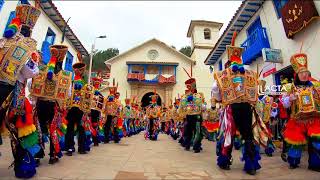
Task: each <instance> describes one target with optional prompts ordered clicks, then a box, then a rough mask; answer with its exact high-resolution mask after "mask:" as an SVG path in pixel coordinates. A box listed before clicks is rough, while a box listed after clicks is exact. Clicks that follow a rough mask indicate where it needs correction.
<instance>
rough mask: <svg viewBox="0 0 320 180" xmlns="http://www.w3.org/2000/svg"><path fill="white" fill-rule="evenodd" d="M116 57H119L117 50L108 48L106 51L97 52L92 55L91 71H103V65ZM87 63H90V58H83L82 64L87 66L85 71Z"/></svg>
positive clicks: (104, 66) (104, 67)
mask: <svg viewBox="0 0 320 180" xmlns="http://www.w3.org/2000/svg"><path fill="white" fill-rule="evenodd" d="M117 55H119V50H118V48H108V49H107V50H101V51H98V52H97V53H95V54H94V55H93V58H92V71H101V70H105V69H106V65H105V64H104V62H105V61H106V60H108V59H111V58H113V57H115V56H117ZM89 62H90V57H85V58H84V63H85V64H86V65H87V69H89Z"/></svg>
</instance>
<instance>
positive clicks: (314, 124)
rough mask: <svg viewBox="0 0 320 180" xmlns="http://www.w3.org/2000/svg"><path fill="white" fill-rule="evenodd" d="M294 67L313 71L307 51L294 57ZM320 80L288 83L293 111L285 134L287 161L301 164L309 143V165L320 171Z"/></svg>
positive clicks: (285, 98)
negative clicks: (303, 153)
mask: <svg viewBox="0 0 320 180" xmlns="http://www.w3.org/2000/svg"><path fill="white" fill-rule="evenodd" d="M290 61H291V64H292V67H293V69H294V71H295V73H297V75H299V73H306V72H307V73H309V71H308V69H307V68H308V62H307V55H306V54H303V53H300V54H295V55H293V56H292V57H291V59H290ZM319 84H320V83H319V82H311V81H308V80H307V81H301V80H300V79H299V77H298V76H296V78H295V82H294V83H292V84H287V85H286V90H287V95H284V96H283V97H282V101H283V105H284V107H286V108H291V115H290V119H289V121H288V123H287V124H286V126H285V130H284V138H285V141H286V142H287V144H288V158H287V161H288V163H289V165H290V168H297V167H298V165H299V164H300V159H301V156H302V151H303V147H304V146H305V145H307V147H308V154H309V160H308V164H309V166H308V168H309V169H310V170H314V171H318V172H319V171H320V86H319Z"/></svg>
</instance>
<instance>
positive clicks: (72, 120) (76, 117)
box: [65, 107, 86, 152]
mask: <svg viewBox="0 0 320 180" xmlns="http://www.w3.org/2000/svg"><path fill="white" fill-rule="evenodd" d="M82 116H83V112H82V111H81V110H80V109H79V108H77V107H72V108H71V109H70V110H69V111H68V114H67V117H66V119H67V120H68V125H67V133H66V139H65V145H66V150H69V149H73V148H74V144H75V143H74V136H75V133H74V125H75V124H77V131H78V151H79V152H83V151H85V138H86V137H85V131H84V128H83V126H82V125H81V119H82Z"/></svg>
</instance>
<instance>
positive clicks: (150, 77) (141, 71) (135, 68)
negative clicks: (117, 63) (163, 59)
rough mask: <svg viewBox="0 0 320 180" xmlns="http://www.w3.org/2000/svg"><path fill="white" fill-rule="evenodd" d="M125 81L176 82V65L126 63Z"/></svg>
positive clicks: (146, 82)
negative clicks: (126, 73)
mask: <svg viewBox="0 0 320 180" xmlns="http://www.w3.org/2000/svg"><path fill="white" fill-rule="evenodd" d="M127 81H128V82H129V83H130V82H139V83H145V84H164V85H165V84H168V85H169V84H174V83H176V65H161V64H160V65H159V64H156V65H155V64H151V65H149V64H134V65H132V64H128V75H127Z"/></svg>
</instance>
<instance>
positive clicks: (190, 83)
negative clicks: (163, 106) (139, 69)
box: [178, 65, 206, 153]
mask: <svg viewBox="0 0 320 180" xmlns="http://www.w3.org/2000/svg"><path fill="white" fill-rule="evenodd" d="M185 72H186V73H187V71H186V70H185ZM187 74H188V76H189V78H190V79H188V80H187V81H185V85H186V88H187V90H185V94H184V95H183V96H182V97H181V101H180V106H179V110H178V113H179V114H181V115H182V116H183V117H184V118H185V119H186V124H185V128H184V138H183V146H184V147H185V149H186V150H189V149H190V147H191V146H193V150H194V152H195V153H199V152H200V151H201V150H202V147H201V141H202V139H203V133H204V132H203V127H202V121H203V120H202V112H204V110H205V109H206V106H205V100H204V95H203V94H202V93H198V92H197V88H196V79H194V78H192V65H191V75H189V73H187Z"/></svg>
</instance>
